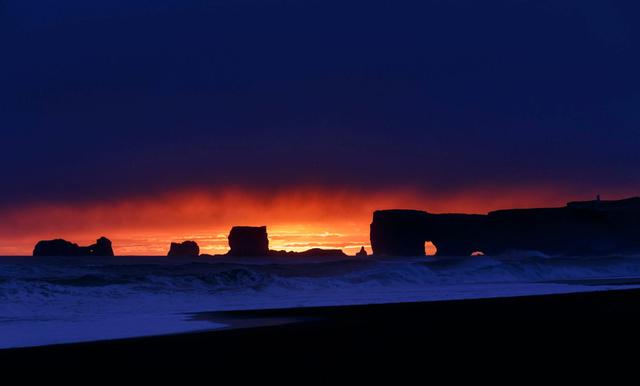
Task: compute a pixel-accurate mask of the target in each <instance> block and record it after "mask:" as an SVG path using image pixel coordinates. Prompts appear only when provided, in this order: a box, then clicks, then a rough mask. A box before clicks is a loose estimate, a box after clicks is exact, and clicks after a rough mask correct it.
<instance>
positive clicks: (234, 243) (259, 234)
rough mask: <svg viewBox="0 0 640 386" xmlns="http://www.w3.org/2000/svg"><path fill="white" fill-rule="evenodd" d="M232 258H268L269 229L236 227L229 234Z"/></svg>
mask: <svg viewBox="0 0 640 386" xmlns="http://www.w3.org/2000/svg"><path fill="white" fill-rule="evenodd" d="M229 248H230V250H229V252H228V255H230V256H268V255H269V238H268V236H267V227H266V226H260V227H250V226H235V227H233V228H231V232H230V233H229Z"/></svg>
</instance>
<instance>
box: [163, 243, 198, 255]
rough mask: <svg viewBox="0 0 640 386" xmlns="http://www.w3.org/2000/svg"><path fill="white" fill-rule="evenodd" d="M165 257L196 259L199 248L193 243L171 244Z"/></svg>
mask: <svg viewBox="0 0 640 386" xmlns="http://www.w3.org/2000/svg"><path fill="white" fill-rule="evenodd" d="M167 256H172V257H198V256H200V247H199V246H198V243H196V242H195V241H191V240H187V241H183V242H181V243H171V247H170V248H169V253H167Z"/></svg>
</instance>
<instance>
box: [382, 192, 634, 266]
mask: <svg viewBox="0 0 640 386" xmlns="http://www.w3.org/2000/svg"><path fill="white" fill-rule="evenodd" d="M638 235H640V197H632V198H628V199H624V200H614V201H601V200H593V201H576V202H569V203H567V205H566V206H564V207H558V208H532V209H507V210H497V211H493V212H489V213H488V214H486V215H478V214H432V213H428V212H424V211H419V210H402V209H392V210H379V211H376V212H374V214H373V222H372V223H371V228H370V237H371V246H372V249H373V254H374V255H378V256H420V255H424V254H425V249H424V244H425V242H426V241H431V242H433V244H434V245H435V246H436V248H437V253H436V255H437V256H468V255H470V254H472V253H474V252H482V253H484V254H489V255H495V254H501V253H505V252H509V251H513V250H535V251H540V252H542V253H545V254H549V255H602V254H611V253H636V252H640V237H638Z"/></svg>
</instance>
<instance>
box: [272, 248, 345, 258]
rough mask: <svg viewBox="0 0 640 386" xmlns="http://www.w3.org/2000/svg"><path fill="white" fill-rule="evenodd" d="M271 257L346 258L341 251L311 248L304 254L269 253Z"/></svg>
mask: <svg viewBox="0 0 640 386" xmlns="http://www.w3.org/2000/svg"><path fill="white" fill-rule="evenodd" d="M269 256H271V257H346V256H347V255H346V254H345V253H344V252H343V251H342V250H341V249H322V248H311V249H307V250H306V251H302V252H293V251H269Z"/></svg>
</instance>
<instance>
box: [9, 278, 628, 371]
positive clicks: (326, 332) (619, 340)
mask: <svg viewBox="0 0 640 386" xmlns="http://www.w3.org/2000/svg"><path fill="white" fill-rule="evenodd" d="M194 318H197V319H210V320H217V321H221V320H222V319H226V321H225V323H228V322H230V323H231V324H233V323H246V322H250V323H251V324H262V323H264V322H265V321H266V322H267V323H269V322H270V321H271V322H272V323H270V324H271V325H267V326H261V327H250V328H237V329H221V330H211V331H205V332H196V333H185V334H176V335H166V336H155V337H143V338H130V339H120V340H112V341H100V342H91V343H76V344H65V345H52V346H43V347H33V348H19V349H8V350H0V364H1V365H0V367H4V366H9V365H10V366H22V365H24V366H29V367H31V366H34V365H38V366H56V367H65V366H69V365H70V364H73V366H89V367H96V366H97V367H100V366H101V365H107V364H108V366H109V367H113V366H115V367H118V368H122V367H140V366H154V367H156V366H172V367H176V366H177V367H183V366H184V367H192V368H198V367H200V366H206V368H207V369H209V370H211V371H221V372H227V371H235V370H234V369H239V368H240V367H251V368H262V369H273V368H279V367H280V366H282V365H283V364H286V366H293V367H292V368H295V369H298V370H300V369H309V370H312V369H317V368H319V366H320V367H322V368H324V369H325V370H330V369H333V370H335V369H338V368H343V367H344V366H345V365H346V364H348V365H349V366H348V368H352V366H356V367H357V366H374V365H376V364H381V365H382V364H383V365H384V366H386V367H387V368H393V367H395V366H407V365H408V364H411V363H427V362H428V363H432V364H434V363H440V364H443V363H445V362H446V363H447V364H451V362H450V360H451V359H452V358H455V361H456V363H459V362H460V361H463V362H465V361H471V362H473V363H479V362H483V361H486V362H487V363H489V362H495V361H499V362H507V363H509V362H512V361H514V360H518V361H520V360H523V359H524V358H529V357H531V358H533V357H534V356H539V355H543V357H542V358H544V360H545V361H548V360H562V361H565V360H566V359H567V358H574V359H575V358H582V359H583V360H593V359H595V358H601V359H602V360H605V359H611V358H612V356H614V357H615V355H616V354H619V353H621V352H626V351H625V350H626V349H624V348H625V347H627V348H628V347H637V343H639V342H640V339H639V336H640V333H639V332H638V330H639V329H640V289H621V290H611V291H598V292H587V293H573V294H560V295H539V296H522V297H511V298H491V299H473V300H455V301H437V302H423V303H394V304H380V305H365V306H335V307H314V308H294V309H278V310H258V311H233V312H211V313H201V314H196V315H194ZM282 322H284V323H282ZM621 350H622V351H621ZM541 352H542V353H543V354H541ZM514 364H515V363H514ZM520 364H522V363H520ZM532 365H533V363H532Z"/></svg>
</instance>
